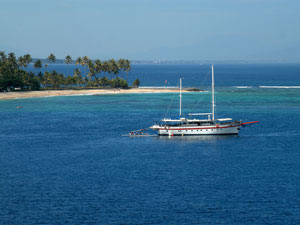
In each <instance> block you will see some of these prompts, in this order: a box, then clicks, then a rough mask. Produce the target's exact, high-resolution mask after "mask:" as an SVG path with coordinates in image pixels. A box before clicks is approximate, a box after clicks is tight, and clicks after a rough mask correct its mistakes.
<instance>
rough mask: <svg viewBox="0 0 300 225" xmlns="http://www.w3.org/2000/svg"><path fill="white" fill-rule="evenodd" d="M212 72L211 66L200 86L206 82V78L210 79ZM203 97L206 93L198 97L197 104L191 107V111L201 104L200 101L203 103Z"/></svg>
mask: <svg viewBox="0 0 300 225" xmlns="http://www.w3.org/2000/svg"><path fill="white" fill-rule="evenodd" d="M210 73H211V69H210V68H209V70H208V71H207V73H206V75H205V76H204V79H203V80H202V82H201V84H200V87H201V86H202V85H203V83H204V82H206V80H207V79H208V74H210ZM203 98H204V95H201V97H200V98H198V100H197V102H196V104H193V107H192V108H191V112H192V111H193V110H194V109H195V108H196V107H198V105H199V104H200V102H202V103H203V101H202V100H203Z"/></svg>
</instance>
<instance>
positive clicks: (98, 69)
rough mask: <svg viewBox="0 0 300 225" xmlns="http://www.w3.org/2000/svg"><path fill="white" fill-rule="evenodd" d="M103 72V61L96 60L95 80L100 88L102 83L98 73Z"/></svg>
mask: <svg viewBox="0 0 300 225" xmlns="http://www.w3.org/2000/svg"><path fill="white" fill-rule="evenodd" d="M102 71H103V64H102V62H101V60H99V59H96V60H95V74H94V76H95V79H96V81H97V83H98V86H100V82H99V79H98V77H97V74H98V73H99V74H100V73H101V72H102Z"/></svg>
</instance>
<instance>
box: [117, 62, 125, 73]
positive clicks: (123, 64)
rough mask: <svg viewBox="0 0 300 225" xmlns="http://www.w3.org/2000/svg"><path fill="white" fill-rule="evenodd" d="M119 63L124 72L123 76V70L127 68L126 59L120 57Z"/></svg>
mask: <svg viewBox="0 0 300 225" xmlns="http://www.w3.org/2000/svg"><path fill="white" fill-rule="evenodd" d="M117 64H118V67H119V70H120V71H121V72H122V74H121V77H122V76H123V72H124V71H125V69H126V63H125V59H119V60H118V63H117Z"/></svg>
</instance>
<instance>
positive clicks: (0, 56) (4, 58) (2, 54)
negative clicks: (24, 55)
mask: <svg viewBox="0 0 300 225" xmlns="http://www.w3.org/2000/svg"><path fill="white" fill-rule="evenodd" d="M0 58H1V61H5V60H6V54H5V52H4V51H1V52H0Z"/></svg>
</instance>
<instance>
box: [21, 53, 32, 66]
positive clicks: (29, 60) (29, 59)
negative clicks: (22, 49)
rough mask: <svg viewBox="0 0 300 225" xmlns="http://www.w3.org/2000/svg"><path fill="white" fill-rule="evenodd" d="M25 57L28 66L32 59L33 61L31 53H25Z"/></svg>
mask: <svg viewBox="0 0 300 225" xmlns="http://www.w3.org/2000/svg"><path fill="white" fill-rule="evenodd" d="M23 58H24V61H25V63H26V66H27V65H28V64H29V63H31V61H32V58H31V55H29V54H26V55H24V56H23ZM26 66H25V67H26Z"/></svg>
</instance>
